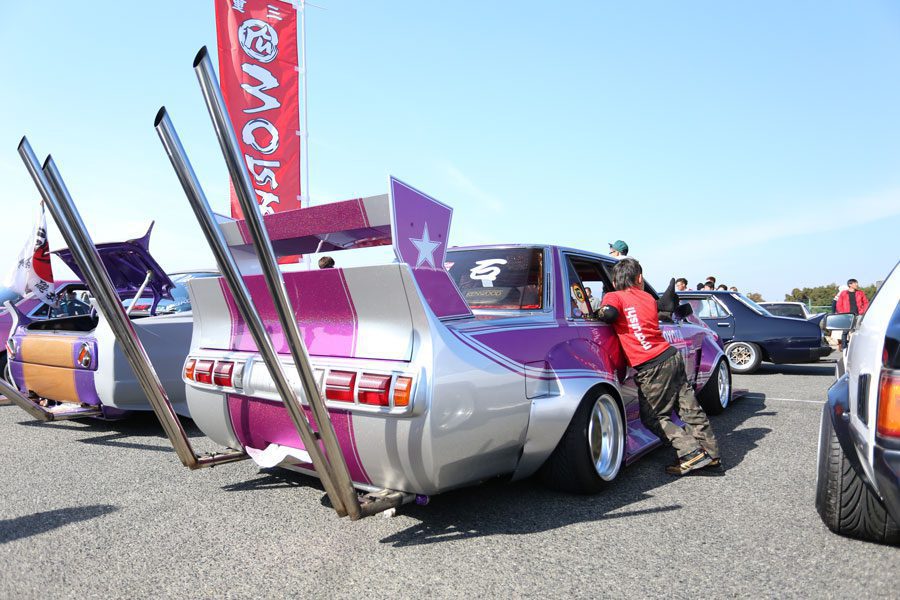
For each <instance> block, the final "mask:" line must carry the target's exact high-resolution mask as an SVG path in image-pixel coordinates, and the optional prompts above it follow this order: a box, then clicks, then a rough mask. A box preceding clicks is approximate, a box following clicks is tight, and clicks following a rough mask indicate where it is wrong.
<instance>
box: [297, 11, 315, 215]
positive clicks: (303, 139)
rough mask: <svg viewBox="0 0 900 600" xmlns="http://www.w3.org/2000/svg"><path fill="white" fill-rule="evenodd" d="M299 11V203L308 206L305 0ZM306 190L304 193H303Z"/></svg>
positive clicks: (309, 196)
mask: <svg viewBox="0 0 900 600" xmlns="http://www.w3.org/2000/svg"><path fill="white" fill-rule="evenodd" d="M298 10H299V11H300V27H298V28H297V37H298V40H297V42H298V43H297V51H298V53H299V54H300V56H299V59H300V85H301V89H302V94H303V102H302V104H301V106H300V115H299V118H300V153H301V157H300V159H301V160H302V161H303V173H302V175H303V176H302V177H301V179H300V196H301V198H302V200H301V205H303V204H304V202H303V200H305V201H306V202H305V206H304V208H308V207H309V206H311V205H312V196H311V194H310V192H309V111H308V110H307V91H306V71H307V64H306V0H300V2H299V4H298ZM303 190H306V193H305V194H304V193H303Z"/></svg>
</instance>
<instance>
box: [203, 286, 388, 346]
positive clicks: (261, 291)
mask: <svg viewBox="0 0 900 600" xmlns="http://www.w3.org/2000/svg"><path fill="white" fill-rule="evenodd" d="M283 276H284V284H285V288H286V289H287V292H288V296H289V297H290V298H291V299H292V303H293V306H294V316H295V318H296V320H297V323H298V326H299V328H300V334H301V335H302V336H303V341H304V342H305V343H306V347H307V349H308V350H309V353H310V354H312V355H316V356H345V357H356V358H379V357H362V356H358V355H357V353H356V338H357V316H356V310H355V308H354V306H353V301H352V300H351V298H350V294H349V292H348V291H347V282H346V280H345V279H344V275H343V272H342V270H341V269H322V270H318V271H299V272H293V273H284V275H283ZM244 281H245V282H246V284H247V288H248V290H249V291H250V295H251V297H252V298H253V302H254V304H255V305H256V307H257V310H258V311H259V315H260V317H261V318H262V320H263V322H264V323H265V326H266V330H267V331H268V332H269V334H270V335H271V336H272V342H273V344H274V345H275V350H276V351H277V352H279V353H280V354H288V353H289V351H290V349H289V348H288V347H287V342H286V341H285V337H284V334H283V332H282V331H281V326H280V324H279V322H278V315H277V314H276V313H275V306H274V304H273V303H272V298H271V296H270V295H269V293H268V289H267V288H266V284H265V281H264V280H263V277H262V276H261V275H254V276H248V277H245V278H244ZM219 284H220V285H221V286H222V294H223V295H224V297H225V302H226V304H227V306H228V311H229V313H230V315H231V340H232V343H231V347H232V348H233V349H235V350H245V351H248V352H256V351H257V348H256V344H255V343H254V342H253V338H252V336H251V335H250V331H249V329H248V328H247V325H246V323H245V322H244V320H243V319H242V318H241V316H240V314H239V312H238V309H237V305H236V304H235V302H234V297H233V296H232V295H231V292H230V290H228V289H227V286H226V285H225V283H224V280H220V281H219Z"/></svg>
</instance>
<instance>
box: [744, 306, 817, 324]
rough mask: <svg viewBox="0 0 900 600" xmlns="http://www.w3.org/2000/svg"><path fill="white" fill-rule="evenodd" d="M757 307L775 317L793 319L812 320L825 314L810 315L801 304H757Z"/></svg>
mask: <svg viewBox="0 0 900 600" xmlns="http://www.w3.org/2000/svg"><path fill="white" fill-rule="evenodd" d="M759 305H760V306H762V307H763V308H765V309H766V310H767V311H769V312H770V313H772V314H773V315H775V316H776V317H793V318H795V319H806V320H807V321H808V320H810V319H814V318H816V317H819V316H821V315H824V314H825V313H811V312H809V309H808V308H807V307H806V304H804V303H802V302H759Z"/></svg>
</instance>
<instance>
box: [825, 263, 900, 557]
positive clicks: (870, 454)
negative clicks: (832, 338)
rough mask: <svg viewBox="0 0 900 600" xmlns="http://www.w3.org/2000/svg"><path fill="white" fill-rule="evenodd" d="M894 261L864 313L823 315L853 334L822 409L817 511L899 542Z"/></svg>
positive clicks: (852, 530)
mask: <svg viewBox="0 0 900 600" xmlns="http://www.w3.org/2000/svg"><path fill="white" fill-rule="evenodd" d="M898 266H900V264H898ZM898 266H895V267H894V270H893V272H892V273H891V275H890V276H888V278H887V280H886V281H885V282H884V285H883V286H882V287H881V289H880V290H879V291H878V293H877V294H876V295H875V297H874V298H873V299H872V303H871V304H870V305H869V309H868V310H867V311H866V314H865V315H863V316H855V315H850V314H840V315H829V316H828V317H826V323H825V325H826V327H827V328H828V329H833V330H835V331H853V332H854V335H853V337H852V338H851V339H850V343H849V346H848V348H847V349H846V351H845V352H844V355H843V356H842V358H841V362H840V363H839V365H838V374H839V377H838V379H837V381H835V383H834V384H833V385H832V386H831V388H830V389H829V390H828V401H827V402H826V403H825V408H824V410H823V412H822V425H821V428H820V430H819V458H818V474H817V478H816V509H817V510H818V511H819V515H820V516H821V517H822V520H823V521H824V522H825V524H826V525H827V526H828V528H829V529H831V530H832V531H834V532H836V533H839V534H841V535H847V536H850V537H856V538H861V539H866V540H871V541H876V542H882V543H887V544H895V545H900V268H898ZM841 363H843V364H841ZM842 367H843V368H842Z"/></svg>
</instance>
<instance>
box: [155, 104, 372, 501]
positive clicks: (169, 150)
mask: <svg viewBox="0 0 900 600" xmlns="http://www.w3.org/2000/svg"><path fill="white" fill-rule="evenodd" d="M153 125H154V127H155V128H156V132H157V134H159V139H160V140H161V141H162V144H163V147H164V148H165V150H166V154H167V155H168V156H169V160H170V161H171V162H172V167H173V168H174V169H175V173H176V174H177V175H178V180H179V181H180V182H181V187H182V188H184V193H185V195H186V196H187V198H188V201H189V202H190V204H191V208H192V209H193V210H194V215H195V216H196V217H197V221H198V222H199V223H200V228H201V229H202V230H203V235H204V236H206V240H207V242H209V247H210V248H211V249H212V251H213V255H214V256H215V258H216V263H217V264H218V265H219V271H220V272H221V273H222V276H223V277H224V279H225V282H226V284H227V285H228V289H230V290H231V294H232V296H234V300H235V303H236V304H237V307H238V310H239V311H240V313H241V316H242V317H243V319H244V322H246V323H247V327H248V328H249V330H250V333H251V335H252V336H253V341H254V342H255V343H256V347H257V348H259V351H260V354H262V356H263V359H264V362H265V365H266V368H267V369H268V370H269V374H270V375H271V376H272V379H273V381H274V382H275V386H276V388H277V389H278V393H279V395H280V396H281V400H282V403H283V404H284V405H285V407H286V408H287V409H288V413H289V414H290V416H291V418H292V419H293V421H294V426H295V427H296V429H297V433H299V434H300V439H301V440H302V441H303V445H304V447H305V448H306V450H307V452H308V453H309V455H310V458H311V459H312V462H313V465H314V466H315V468H316V472H317V473H319V476H320V477H321V479H322V485H323V486H324V487H325V492H326V493H327V494H328V497H329V498H330V499H331V503H332V505H333V506H334V507H335V509H336V510H337V512H338V514H339V515H340V516H345V515H347V514H348V512H347V510H346V505H345V503H344V499H343V496H342V495H340V494H338V492H337V487H336V486H335V484H334V478H333V475H332V470H331V466H330V465H329V463H328V461H327V459H326V457H325V455H324V454H323V453H322V450H321V447H320V446H319V443H318V440H317V439H316V434H315V433H314V432H313V431H312V428H311V427H310V426H309V422H308V421H307V420H306V415H305V414H304V413H303V408H302V407H301V406H300V402H299V401H298V400H297V396H296V394H295V392H294V389H293V387H292V386H291V384H290V382H289V381H288V378H287V374H286V372H285V369H284V365H282V363H281V361H280V360H279V359H278V353H277V352H276V350H275V345H274V344H273V343H272V338H271V337H270V336H269V334H268V332H267V331H266V327H265V324H264V323H263V322H262V319H261V318H260V316H259V313H258V312H257V311H256V309H255V307H254V304H253V300H252V298H251V296H250V292H249V290H248V289H247V284H246V283H244V279H243V277H241V272H240V269H239V268H238V266H237V263H236V262H235V260H234V256H232V254H231V251H230V250H229V249H228V243H227V242H226V241H225V236H224V235H223V234H222V230H221V229H219V226H218V224H217V223H216V218H215V216H214V214H213V211H212V209H211V208H210V206H209V201H208V200H207V199H206V194H204V192H203V188H202V187H201V186H200V182H199V180H198V179H197V175H196V174H195V173H194V169H193V167H192V166H191V163H190V161H189V160H188V158H187V153H186V152H185V151H184V147H183V146H182V145H181V140H180V139H179V138H178V133H177V132H176V131H175V126H174V125H172V121H171V119H170V118H169V115H168V113H167V112H166V109H165V107H162V108H160V109H159V112H158V113H157V114H156V119H155V120H154V123H153ZM348 477H349V476H348ZM351 485H352V484H351ZM355 497H356V493H355V491H354V499H355Z"/></svg>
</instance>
